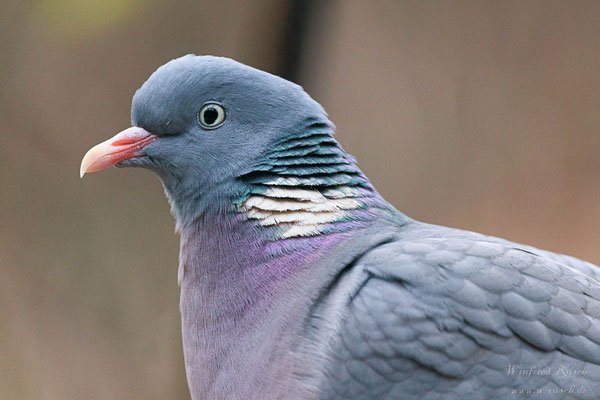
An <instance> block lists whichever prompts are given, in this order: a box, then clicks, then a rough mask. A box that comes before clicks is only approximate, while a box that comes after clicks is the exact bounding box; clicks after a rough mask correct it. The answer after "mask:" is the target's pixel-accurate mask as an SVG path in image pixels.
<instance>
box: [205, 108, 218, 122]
mask: <svg viewBox="0 0 600 400" xmlns="http://www.w3.org/2000/svg"><path fill="white" fill-rule="evenodd" d="M217 118H219V112H218V111H217V110H216V109H214V108H213V107H211V108H207V109H206V110H204V122H206V125H212V124H214V123H215V121H216V120H217Z"/></svg>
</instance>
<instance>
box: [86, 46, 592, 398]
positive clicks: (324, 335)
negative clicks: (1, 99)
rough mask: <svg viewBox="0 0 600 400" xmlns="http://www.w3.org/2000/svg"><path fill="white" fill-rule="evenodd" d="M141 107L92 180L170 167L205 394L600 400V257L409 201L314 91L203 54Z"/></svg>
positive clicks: (160, 81)
mask: <svg viewBox="0 0 600 400" xmlns="http://www.w3.org/2000/svg"><path fill="white" fill-rule="evenodd" d="M131 121H132V127H130V128H128V129H125V130H124V131H122V132H121V133H119V134H117V135H116V136H114V137H113V138H111V139H109V140H107V141H105V142H103V143H101V144H99V145H97V146H95V147H93V148H92V149H91V150H89V152H88V153H87V154H86V155H85V157H84V158H83V160H82V163H81V176H83V174H85V173H87V172H92V171H98V170H101V169H103V168H106V167H108V166H113V165H114V166H117V167H142V168H146V169H149V170H151V171H153V172H154V173H156V174H157V175H158V176H159V178H160V180H161V182H162V184H163V186H164V188H165V192H166V195H167V198H168V200H169V202H170V204H171V209H172V213H173V215H174V217H175V218H176V220H177V231H178V232H179V234H180V236H181V248H180V258H179V272H178V279H179V284H180V286H181V299H180V309H181V317H182V331H183V347H184V355H185V367H186V373H187V379H188V384H189V388H190V392H191V397H192V398H193V399H244V400H250V399H261V400H264V399H419V400H433V399H525V398H526V399H590V400H592V399H600V281H599V280H598V269H597V267H596V266H594V265H592V264H589V263H587V262H584V261H581V260H578V259H576V258H572V257H569V256H565V255H560V254H555V253H551V252H548V251H544V250H538V249H535V248H533V247H530V246H526V245H521V244H517V243H513V242H509V241H507V240H503V239H498V238H494V237H490V236H485V235H482V234H478V233H473V232H467V231H462V230H458V229H451V228H446V227H442V226H435V225H430V224H425V223H422V222H418V221H415V220H413V219H411V218H409V217H407V216H406V215H404V214H402V213H401V212H399V211H398V210H396V209H395V208H394V207H393V206H392V205H391V204H389V203H388V202H386V201H385V200H384V199H383V198H382V196H381V195H380V194H379V193H377V191H376V190H375V188H374V187H373V186H372V185H371V183H370V182H369V180H368V179H367V178H366V177H365V175H364V174H363V173H362V172H361V170H360V169H359V168H358V167H357V165H356V160H355V159H354V158H353V157H352V156H351V155H349V154H347V153H346V152H344V150H343V149H342V148H341V147H340V145H339V143H338V142H337V141H336V140H335V139H334V137H333V135H334V131H335V127H334V125H333V124H332V123H331V122H330V121H329V119H328V117H327V114H326V113H325V110H324V109H323V108H322V107H321V106H320V105H319V104H318V103H317V102H315V101H314V100H313V99H312V98H311V97H309V95H308V94H306V93H305V92H304V90H303V89H302V88H301V87H300V86H298V85H296V84H293V83H291V82H288V81H286V80H284V79H282V78H279V77H277V76H274V75H271V74H268V73H266V72H262V71H259V70H256V69H254V68H251V67H248V66H245V65H243V64H240V63H238V62H235V61H233V60H230V59H227V58H220V57H212V56H195V55H187V56H184V57H181V58H178V59H175V60H172V61H170V62H168V63H167V64H165V65H163V66H161V67H160V68H158V70H156V71H155V72H154V73H153V74H152V75H151V76H150V78H149V79H148V80H147V81H146V82H145V83H144V84H143V85H142V86H141V88H140V89H138V90H137V92H136V93H135V95H134V97H133V102H132V111H131Z"/></svg>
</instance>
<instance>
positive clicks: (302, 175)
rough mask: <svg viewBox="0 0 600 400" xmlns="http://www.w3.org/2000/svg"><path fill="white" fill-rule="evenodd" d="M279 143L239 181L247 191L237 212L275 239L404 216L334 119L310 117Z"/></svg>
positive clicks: (345, 229) (240, 200) (333, 230)
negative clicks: (339, 137) (342, 140)
mask: <svg viewBox="0 0 600 400" xmlns="http://www.w3.org/2000/svg"><path fill="white" fill-rule="evenodd" d="M299 132H300V133H296V134H294V135H292V136H291V137H288V138H285V139H283V140H281V141H279V142H277V143H276V144H275V145H274V146H273V147H272V149H271V150H270V151H269V152H268V153H267V154H266V155H265V156H264V158H263V159H262V161H261V162H260V163H258V164H257V165H256V166H255V167H254V168H253V169H252V171H250V172H248V173H246V174H244V175H243V176H241V177H240V178H239V179H238V181H241V182H243V183H244V184H246V185H247V188H248V190H247V193H245V194H244V196H240V197H239V198H238V199H236V201H235V204H236V208H235V210H236V211H237V212H240V213H243V214H244V215H245V217H246V218H248V219H249V220H252V221H255V222H256V223H257V225H258V226H260V227H263V228H264V229H263V230H264V231H266V232H268V235H269V238H270V240H285V239H291V238H302V237H313V236H322V235H328V234H331V233H336V232H348V231H351V230H356V229H358V228H360V227H364V226H366V225H368V224H370V223H372V222H373V221H374V220H376V219H389V220H393V219H398V218H402V215H401V214H400V213H399V212H398V211H397V210H396V209H395V208H394V207H393V206H391V205H390V204H389V203H387V202H386V201H385V200H384V199H383V198H382V197H381V196H380V195H379V194H378V193H377V191H376V190H375V188H374V187H373V186H372V185H371V183H370V182H369V180H368V179H367V178H366V177H365V175H364V174H363V173H362V171H361V170H360V169H359V168H358V167H357V165H356V159H355V158H354V157H353V156H351V155H349V154H347V153H346V152H345V151H344V150H343V149H342V147H341V146H340V144H339V143H338V142H337V141H336V140H335V139H334V138H333V135H334V127H333V125H332V124H331V123H330V122H329V121H323V120H318V119H308V120H307V121H305V126H303V127H302V129H300V130H299Z"/></svg>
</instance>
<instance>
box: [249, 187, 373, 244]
mask: <svg viewBox="0 0 600 400" xmlns="http://www.w3.org/2000/svg"><path fill="white" fill-rule="evenodd" d="M362 196H363V195H362V193H360V192H359V191H358V190H356V189H353V188H351V187H348V186H337V187H333V188H330V189H326V190H323V191H321V190H317V189H312V190H307V189H296V188H292V187H284V186H274V187H269V188H267V190H266V191H265V192H264V193H261V194H253V195H251V196H250V197H248V199H246V201H244V202H243V203H242V204H241V205H240V206H239V207H238V211H240V212H245V213H246V215H247V216H248V218H249V219H255V220H258V222H259V223H260V225H262V226H279V227H281V228H282V229H283V232H282V235H281V238H282V239H287V238H292V237H302V236H313V235H317V234H319V233H320V232H321V228H322V227H323V226H325V225H326V224H329V223H332V222H335V221H338V220H340V219H342V218H344V217H345V216H346V214H347V211H348V210H354V209H357V208H360V207H361V205H362V203H361V202H360V201H358V200H356V198H357V197H362Z"/></svg>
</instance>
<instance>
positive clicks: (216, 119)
mask: <svg viewBox="0 0 600 400" xmlns="http://www.w3.org/2000/svg"><path fill="white" fill-rule="evenodd" d="M198 120H199V121H200V125H202V126H203V127H205V128H209V129H211V128H216V127H218V126H219V125H221V124H222V123H223V121H225V110H224V109H223V107H221V106H220V105H219V104H216V103H208V104H205V105H204V106H202V108H201V109H200V112H199V113H198Z"/></svg>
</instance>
